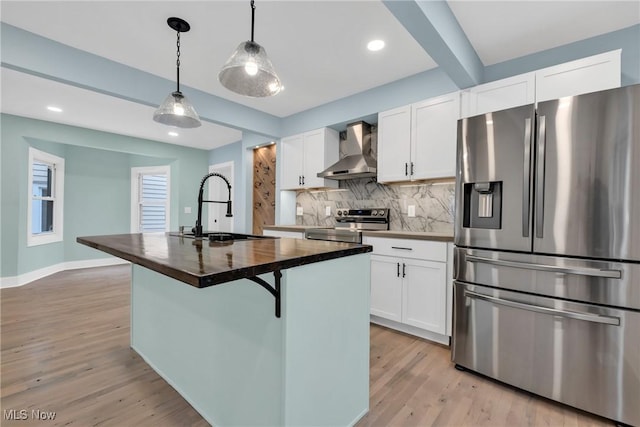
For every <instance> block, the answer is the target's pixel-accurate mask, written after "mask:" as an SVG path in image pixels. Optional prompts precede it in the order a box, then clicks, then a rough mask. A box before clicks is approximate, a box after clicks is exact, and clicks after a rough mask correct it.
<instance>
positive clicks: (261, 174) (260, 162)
mask: <svg viewBox="0 0 640 427" xmlns="http://www.w3.org/2000/svg"><path fill="white" fill-rule="evenodd" d="M275 192H276V145H275V144H273V143H272V144H270V145H265V146H262V147H258V148H254V149H253V229H252V233H253V234H257V235H262V230H263V226H265V225H274V224H275V219H276V195H275Z"/></svg>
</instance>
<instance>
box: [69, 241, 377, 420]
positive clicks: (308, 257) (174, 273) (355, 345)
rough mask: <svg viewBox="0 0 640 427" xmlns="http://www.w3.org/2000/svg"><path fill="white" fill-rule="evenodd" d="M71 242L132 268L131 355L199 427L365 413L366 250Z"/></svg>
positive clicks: (313, 244) (306, 244) (299, 244)
mask: <svg viewBox="0 0 640 427" xmlns="http://www.w3.org/2000/svg"><path fill="white" fill-rule="evenodd" d="M77 240H78V242H79V243H82V244H85V245H88V246H91V247H93V248H96V249H98V250H102V251H104V252H107V253H110V254H112V255H115V256H118V257H120V258H123V259H126V260H128V261H131V262H132V263H133V267H132V269H133V271H132V280H131V347H132V348H133V349H134V350H135V351H136V352H138V353H139V354H140V355H141V356H142V357H143V358H144V359H145V361H146V362H147V363H148V364H149V365H150V366H151V367H153V369H154V370H155V371H156V372H158V373H159V374H160V375H161V376H162V377H163V378H165V379H166V380H167V382H169V383H170V384H171V385H172V386H173V387H174V388H175V389H176V390H177V391H178V392H179V393H180V394H181V395H182V396H183V397H184V398H185V399H186V400H187V401H188V402H189V403H190V404H191V405H192V406H193V407H194V408H195V409H196V410H197V411H198V412H199V413H200V414H201V415H202V416H203V417H204V418H205V419H206V420H207V421H208V422H209V423H211V424H213V425H216V426H227V425H245V426H249V425H270V426H293V425H296V426H302V425H332V426H338V425H345V426H346V425H353V424H355V423H356V422H357V421H358V420H359V419H360V418H361V417H362V416H363V415H364V414H366V412H367V411H368V406H369V279H370V274H369V270H370V264H369V263H370V261H369V254H368V252H370V251H371V247H370V246H366V245H356V244H347V243H336V242H321V241H305V240H300V239H286V238H283V239H268V238H262V239H246V240H232V241H225V242H210V241H208V240H198V239H193V238H187V237H180V236H174V235H171V234H168V233H149V234H122V235H113V236H93V237H79V238H78V239H77Z"/></svg>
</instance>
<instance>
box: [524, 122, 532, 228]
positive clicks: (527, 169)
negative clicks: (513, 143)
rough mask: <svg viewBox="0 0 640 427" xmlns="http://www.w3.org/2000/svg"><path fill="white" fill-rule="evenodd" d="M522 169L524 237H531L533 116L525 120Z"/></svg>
mask: <svg viewBox="0 0 640 427" xmlns="http://www.w3.org/2000/svg"><path fill="white" fill-rule="evenodd" d="M522 170H523V171H524V174H523V176H522V237H529V229H530V227H529V218H530V216H529V209H530V206H529V203H530V199H531V195H530V193H529V189H530V188H531V182H530V180H531V118H530V117H528V118H526V119H525V120H524V165H523V168H522Z"/></svg>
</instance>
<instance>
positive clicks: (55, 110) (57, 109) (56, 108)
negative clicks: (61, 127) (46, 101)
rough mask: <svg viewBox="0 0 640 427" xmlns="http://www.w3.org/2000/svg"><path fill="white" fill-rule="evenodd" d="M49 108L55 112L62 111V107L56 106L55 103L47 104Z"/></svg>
mask: <svg viewBox="0 0 640 427" xmlns="http://www.w3.org/2000/svg"><path fill="white" fill-rule="evenodd" d="M47 110H49V111H53V112H54V113H62V108H60V107H54V106H53V105H49V106H47Z"/></svg>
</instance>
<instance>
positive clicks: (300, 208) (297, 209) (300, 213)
mask: <svg viewBox="0 0 640 427" xmlns="http://www.w3.org/2000/svg"><path fill="white" fill-rule="evenodd" d="M296 215H297V216H302V206H296Z"/></svg>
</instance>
